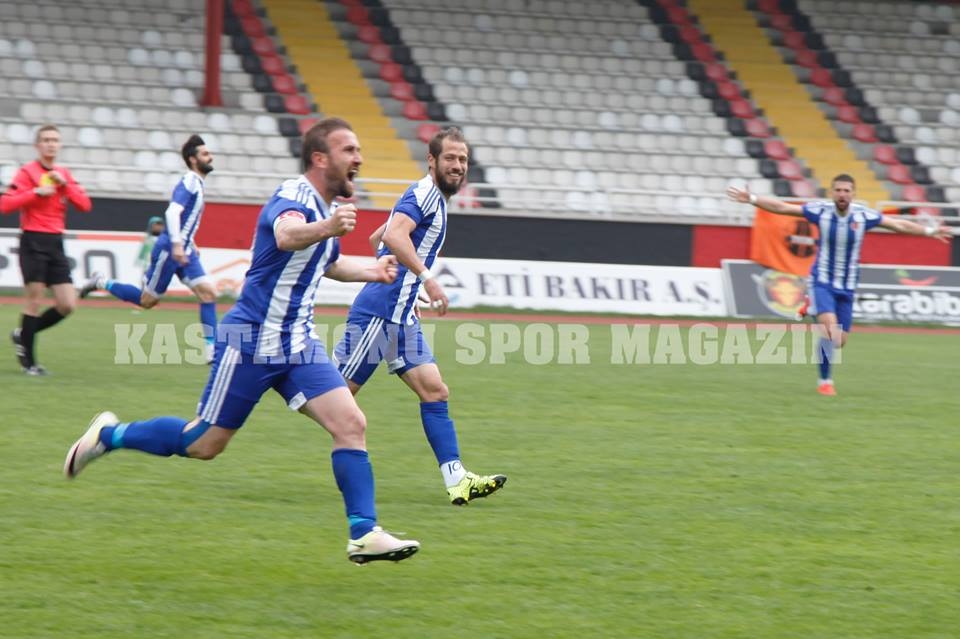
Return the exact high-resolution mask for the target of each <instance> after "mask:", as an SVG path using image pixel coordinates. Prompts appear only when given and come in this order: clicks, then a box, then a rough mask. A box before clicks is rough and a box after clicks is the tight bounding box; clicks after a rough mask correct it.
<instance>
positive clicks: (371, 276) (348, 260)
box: [324, 255, 397, 284]
mask: <svg viewBox="0 0 960 639" xmlns="http://www.w3.org/2000/svg"><path fill="white" fill-rule="evenodd" d="M324 276H325V277H329V278H330V279H332V280H337V281H338V282H384V283H386V284H389V283H390V282H392V281H393V280H395V279H396V278H397V258H395V257H394V256H392V255H384V256H383V257H381V258H380V259H379V260H377V261H376V262H370V261H369V260H360V259H357V258H355V257H352V256H349V255H341V256H340V257H339V258H338V259H337V261H336V262H334V263H333V264H331V265H330V268H328V269H327V272H326V273H324Z"/></svg>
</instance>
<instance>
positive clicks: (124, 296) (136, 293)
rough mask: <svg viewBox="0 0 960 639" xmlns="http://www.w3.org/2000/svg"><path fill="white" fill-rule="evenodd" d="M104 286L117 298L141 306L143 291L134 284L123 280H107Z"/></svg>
mask: <svg viewBox="0 0 960 639" xmlns="http://www.w3.org/2000/svg"><path fill="white" fill-rule="evenodd" d="M104 288H105V289H107V291H109V292H110V294H111V295H113V296H114V297H116V298H117V299H121V300H123V301H124V302H130V303H131V304H136V305H137V306H140V296H141V295H142V294H143V293H142V291H141V290H140V289H139V288H137V287H136V286H134V285H133V284H124V283H123V282H117V281H116V280H107V285H106V286H105V287H104Z"/></svg>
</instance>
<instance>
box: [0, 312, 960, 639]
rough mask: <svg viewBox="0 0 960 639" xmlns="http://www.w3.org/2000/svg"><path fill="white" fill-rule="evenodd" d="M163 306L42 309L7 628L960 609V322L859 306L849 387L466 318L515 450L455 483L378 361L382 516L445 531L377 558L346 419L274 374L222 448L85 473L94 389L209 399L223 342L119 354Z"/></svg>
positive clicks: (123, 406)
mask: <svg viewBox="0 0 960 639" xmlns="http://www.w3.org/2000/svg"><path fill="white" fill-rule="evenodd" d="M17 313H18V309H17V308H15V307H13V306H4V307H0V326H13V325H14V323H15V321H16V320H15V318H16V316H17ZM137 321H149V322H151V323H154V322H173V323H176V324H177V325H178V326H183V325H185V324H187V323H190V322H193V321H195V313H193V312H182V311H165V310H163V309H157V310H155V311H152V312H150V313H149V314H146V313H145V314H141V315H134V314H132V313H131V311H129V310H126V309H103V308H82V309H80V311H79V312H78V313H76V314H75V315H74V316H73V317H71V318H69V319H68V320H67V321H66V322H65V323H64V324H63V325H61V326H58V327H56V328H54V329H52V330H50V331H49V332H47V333H44V334H42V335H41V337H40V342H39V343H40V353H41V360H42V361H43V363H44V364H45V365H47V366H48V368H49V369H50V370H51V371H52V372H53V375H52V376H50V377H48V378H28V377H25V376H24V375H22V374H21V373H19V372H18V370H17V368H16V367H15V365H14V362H13V357H12V353H10V354H9V357H8V356H4V357H8V360H7V363H6V364H2V361H3V360H0V388H2V389H3V390H2V395H0V417H2V422H0V423H2V429H3V435H4V437H3V446H2V448H0V592H2V597H0V636H3V637H10V638H21V637H31V638H32V637H44V638H49V637H53V638H60V637H72V638H84V637H87V638H97V639H103V638H107V637H118V638H119V637H124V638H128V637H151V638H154V637H173V638H177V639H184V638H189V639H198V638H206V637H210V638H214V637H216V638H219V637H237V638H239V637H256V638H267V639H280V638H304V637H323V638H326V637H344V638H347V637H350V638H357V637H360V638H363V637H391V638H422V637H464V638H466V637H483V638H493V637H497V638H500V637H502V638H525V637H532V638H537V639H552V638H562V637H570V638H594V637H598V638H606V637H652V638H674V637H676V638H690V639H712V638H721V637H729V638H763V639H767V638H774V637H776V638H779V637H790V638H797V639H801V638H802V639H812V638H821V637H822V638H824V639H837V638H844V639H850V638H866V637H876V638H883V639H894V638H904V639H917V638H933V637H943V638H947V637H955V636H956V633H957V627H958V624H960V607H958V606H957V605H956V601H957V598H958V596H960V553H957V551H956V545H957V542H956V540H957V537H958V534H960V508H958V506H957V504H958V503H960V484H958V482H957V463H958V460H960V437H958V436H957V435H958V433H957V401H956V392H955V388H954V387H955V385H956V371H957V364H956V362H957V361H960V343H958V340H957V338H956V336H950V335H884V334H874V333H862V334H857V333H856V332H855V333H854V335H853V337H852V339H851V342H850V345H849V347H848V348H847V349H846V350H845V351H844V362H843V364H841V365H840V366H839V367H838V370H837V371H836V373H835V378H836V380H837V385H838V390H839V392H840V396H838V397H836V398H822V397H819V396H818V395H816V394H815V393H814V392H813V386H814V380H815V377H816V372H815V370H814V367H813V366H812V365H810V364H808V365H804V366H797V365H793V366H791V365H779V366H777V365H767V366H748V365H714V366H697V365H693V364H687V365H613V364H611V363H610V351H611V346H610V329H609V328H608V327H605V326H593V327H591V328H590V330H591V340H590V355H591V363H590V364H589V365H543V366H535V365H531V364H526V363H524V362H523V361H522V358H520V357H518V356H516V355H514V356H510V357H508V361H507V363H506V364H503V365H491V364H487V365H475V366H467V365H459V364H457V361H456V359H457V358H456V357H455V353H454V349H455V346H454V345H453V335H454V329H455V328H456V326H455V325H454V324H453V323H452V322H438V323H437V325H438V329H437V338H436V349H435V350H436V351H437V355H438V359H439V360H440V363H441V367H442V369H443V372H444V377H445V380H446V382H447V383H448V385H449V386H450V388H451V406H452V412H453V416H454V418H455V419H456V420H457V424H458V429H459V435H460V443H461V448H462V450H463V453H464V461H465V462H466V464H467V466H468V467H469V468H472V469H474V470H477V471H480V472H487V473H488V472H503V473H505V474H507V475H509V477H510V479H509V482H508V483H507V485H506V487H505V488H504V490H503V491H502V492H501V493H499V494H497V495H495V496H493V497H491V498H490V499H488V500H481V501H479V502H477V503H475V504H473V505H471V506H469V507H467V508H460V509H458V508H454V507H452V506H450V505H449V504H448V503H447V502H446V498H445V494H444V490H443V487H442V483H441V480H440V477H439V472H438V471H437V469H436V465H435V463H434V461H433V459H432V455H431V453H430V451H429V447H428V446H427V444H426V441H425V439H424V437H423V434H422V431H421V428H420V424H419V416H418V409H417V405H416V402H415V400H414V398H413V396H412V395H411V394H410V393H409V391H408V390H407V389H406V388H405V387H404V386H403V385H402V384H401V383H399V382H398V381H397V380H395V379H392V377H388V376H387V375H386V373H385V372H384V371H383V370H381V371H379V372H378V374H377V375H376V377H375V378H374V380H372V381H371V382H370V384H369V385H368V387H367V388H365V389H364V391H363V392H362V393H361V395H360V396H359V401H360V405H361V407H362V408H363V409H364V411H365V412H366V414H367V417H368V422H369V430H368V445H369V448H370V450H371V456H372V460H373V463H374V469H375V472H376V476H377V489H378V507H379V511H380V517H381V521H382V522H383V524H384V525H385V526H386V527H388V528H390V529H393V530H401V531H406V532H407V533H408V534H409V536H410V537H413V538H416V539H419V540H420V541H421V542H422V543H423V550H422V551H421V552H420V554H418V555H417V556H416V557H414V558H413V559H411V560H409V561H406V562H403V563H401V564H397V565H393V564H374V565H370V566H367V567H364V568H357V567H355V566H354V565H352V564H350V563H349V562H348V561H347V560H346V559H345V553H344V546H345V542H346V537H347V535H346V526H345V520H344V516H343V507H342V503H341V501H340V497H339V493H338V492H337V490H336V488H335V485H334V483H333V478H332V475H331V472H330V464H329V443H328V442H329V438H328V437H327V435H326V434H325V433H324V432H323V431H322V429H320V428H319V427H317V426H316V425H314V424H312V422H309V421H308V420H307V419H305V418H303V417H301V416H299V415H295V414H291V413H290V411H288V410H287V409H286V408H285V407H284V406H283V403H282V401H281V400H280V399H279V397H277V396H275V395H268V396H266V397H265V398H264V400H263V401H262V403H261V405H260V406H258V408H257V409H256V410H255V412H254V414H253V416H252V417H251V419H250V421H249V422H248V424H247V425H246V426H245V427H244V429H243V431H242V432H241V433H240V435H239V436H238V437H236V438H235V440H234V441H233V442H232V443H231V445H230V448H229V449H228V451H227V452H226V453H225V454H224V455H222V456H221V457H220V458H218V459H216V460H214V461H211V462H199V461H195V460H184V459H179V458H174V459H155V458H151V457H149V456H147V455H143V454H140V453H134V452H126V451H124V452H120V453H117V454H114V455H111V456H110V457H109V458H107V459H104V460H101V461H98V462H96V463H95V464H94V465H92V466H91V467H90V468H89V469H88V470H87V471H85V472H84V474H83V476H81V477H80V478H79V479H78V480H77V481H76V482H67V481H65V480H64V479H63V478H62V475H61V474H60V473H61V464H62V460H63V455H64V454H65V452H66V449H67V448H68V446H69V445H70V444H71V443H72V442H73V440H74V439H76V437H78V436H79V434H80V433H81V432H82V431H83V429H84V428H85V426H86V423H87V421H88V420H89V418H90V417H91V416H92V415H93V414H94V413H95V412H96V411H98V410H102V409H105V408H109V409H111V410H113V411H115V412H116V413H118V414H119V415H120V416H121V417H123V418H128V419H133V418H138V417H141V418H142V417H148V416H153V415H158V414H179V415H183V416H190V415H192V414H193V412H194V410H195V408H196V401H197V398H198V397H199V393H200V391H201V389H202V387H203V385H204V383H205V381H206V375H207V369H206V367H204V366H191V365H179V366H175V365H141V366H131V365H127V366H123V365H116V364H114V363H113V358H114V324H116V323H129V322H137ZM330 321H332V322H334V323H337V322H340V321H342V318H332V319H331V320H330ZM3 339H4V340H6V337H5V334H4V337H3ZM6 349H8V347H7V346H0V351H2V350H6Z"/></svg>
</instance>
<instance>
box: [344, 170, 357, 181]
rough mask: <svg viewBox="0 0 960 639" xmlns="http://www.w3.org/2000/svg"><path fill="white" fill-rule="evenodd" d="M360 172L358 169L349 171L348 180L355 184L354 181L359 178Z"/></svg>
mask: <svg viewBox="0 0 960 639" xmlns="http://www.w3.org/2000/svg"><path fill="white" fill-rule="evenodd" d="M359 172H360V171H358V170H357V169H351V170H349V171H347V180H349V181H350V182H353V180H354V179H355V178H356V177H357V173H359Z"/></svg>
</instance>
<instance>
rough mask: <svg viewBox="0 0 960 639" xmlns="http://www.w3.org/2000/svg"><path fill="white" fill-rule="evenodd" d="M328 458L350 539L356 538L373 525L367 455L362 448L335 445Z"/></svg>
mask: <svg viewBox="0 0 960 639" xmlns="http://www.w3.org/2000/svg"><path fill="white" fill-rule="evenodd" d="M330 460H331V461H332V462H333V476H334V478H335V479H336V480H337V488H339V489H340V494H342V495H343V505H344V506H345V507H346V510H347V520H348V521H349V522H350V539H360V538H361V537H363V536H364V535H366V534H367V533H368V532H370V531H371V530H373V527H374V526H376V525H377V507H376V505H374V488H373V466H371V465H370V457H369V456H368V455H367V451H365V450H356V449H354V448H338V449H336V450H335V451H333V453H332V454H331V455H330Z"/></svg>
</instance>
